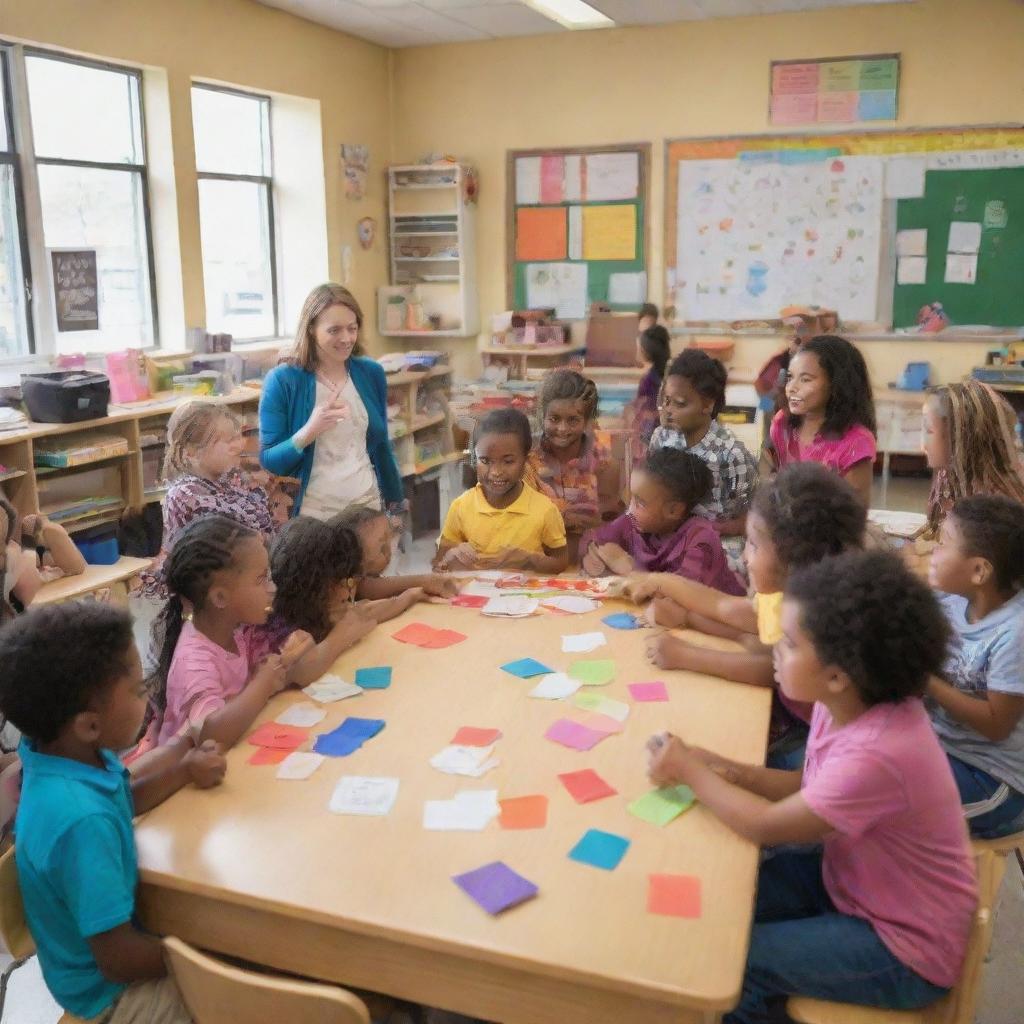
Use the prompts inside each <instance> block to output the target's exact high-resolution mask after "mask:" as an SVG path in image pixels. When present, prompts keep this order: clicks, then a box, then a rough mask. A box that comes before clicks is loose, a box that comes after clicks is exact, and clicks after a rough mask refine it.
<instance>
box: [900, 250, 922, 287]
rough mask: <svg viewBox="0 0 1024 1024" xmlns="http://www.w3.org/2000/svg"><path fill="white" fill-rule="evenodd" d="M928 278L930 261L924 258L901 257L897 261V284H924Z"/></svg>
mask: <svg viewBox="0 0 1024 1024" xmlns="http://www.w3.org/2000/svg"><path fill="white" fill-rule="evenodd" d="M927 277H928V260H927V259H925V257H924V256H901V257H900V258H899V260H897V262H896V283H897V284H924V283H925V281H926V280H927Z"/></svg>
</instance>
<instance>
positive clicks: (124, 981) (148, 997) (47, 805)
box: [0, 602, 225, 1024]
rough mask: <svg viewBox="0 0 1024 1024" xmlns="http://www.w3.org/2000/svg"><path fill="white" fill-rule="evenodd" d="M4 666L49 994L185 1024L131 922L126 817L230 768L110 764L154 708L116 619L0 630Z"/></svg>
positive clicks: (34, 620)
mask: <svg viewBox="0 0 1024 1024" xmlns="http://www.w3.org/2000/svg"><path fill="white" fill-rule="evenodd" d="M0 665H2V666H3V672H2V673H0V710H2V712H3V714H4V715H6V717H7V718H8V719H10V721H12V722H13V723H14V724H15V725H16V726H17V727H18V728H19V729H20V730H21V732H22V734H23V735H24V737H25V738H24V739H23V740H22V744H21V748H20V751H19V753H20V756H21V760H22V765H23V781H22V791H21V802H20V804H19V807H18V814H17V818H16V819H15V857H16V859H17V863H18V879H19V885H20V888H21V894H22V898H23V900H24V903H25V916H26V918H27V919H28V925H29V929H30V930H31V932H32V936H33V938H34V939H35V942H36V948H37V950H38V953H39V963H40V966H41V967H42V971H43V978H44V980H45V981H46V984H47V987H48V988H49V989H50V991H51V993H52V994H53V996H54V998H55V999H56V1000H57V1002H58V1003H60V1005H61V1006H62V1007H64V1008H65V1009H66V1010H69V1011H70V1012H71V1013H73V1014H76V1015H78V1016H80V1017H87V1018H96V1019H97V1020H98V1021H100V1022H102V1024H188V1022H189V1021H190V1019H191V1018H190V1017H189V1013H188V1010H187V1009H186V1008H185V1006H184V1004H183V1003H182V1001H181V996H180V995H179V994H178V990H177V988H176V986H175V985H174V982H173V980H172V979H171V978H169V977H168V976H167V969H166V967H165V965H164V960H163V953H162V949H161V945H160V940H159V939H157V938H156V937H155V936H152V935H149V934H147V933H146V932H144V931H142V930H141V929H140V928H139V927H138V926H137V925H136V924H135V922H134V910H135V889H136V886H137V884H138V865H137V863H136V856H135V836H134V832H133V828H132V817H133V816H134V815H135V814H141V813H143V812H144V811H147V810H149V809H150V808H151V807H155V806H156V805H157V804H158V803H160V802H161V801H163V800H165V799H166V798H167V797H168V796H170V795H171V794H172V793H174V792H175V791H176V790H178V789H180V788H181V787H182V786H184V785H186V784H187V783H189V782H194V783H195V784H196V785H197V786H200V787H203V788H205V787H207V786H213V785H216V784H217V783H219V782H220V780H221V779H222V778H223V776H224V770H225V762H224V758H223V757H222V756H221V754H220V752H219V750H218V749H217V747H216V744H213V743H212V742H210V743H207V744H204V745H203V746H202V747H201V748H200V749H198V750H196V749H193V748H192V745H191V742H190V741H186V742H182V743H180V744H178V745H177V746H176V747H174V748H173V750H172V751H171V752H169V753H168V754H166V755H161V756H160V757H159V758H154V759H153V760H152V761H151V762H150V766H149V768H148V769H147V768H142V769H140V770H139V771H138V772H137V774H136V775H135V776H130V775H129V774H128V771H127V770H126V769H125V767H124V766H123V765H122V764H121V762H120V761H119V760H118V758H117V757H116V756H115V755H114V754H113V753H112V751H114V750H123V749H126V748H127V747H129V746H131V745H132V744H133V743H134V742H135V740H136V739H137V738H138V734H139V731H140V729H141V726H142V720H143V715H144V713H145V709H146V689H145V686H144V684H143V678H142V665H141V663H140V661H139V655H138V652H137V651H136V649H135V644H134V642H133V639H132V626H131V618H130V617H129V616H128V615H127V614H126V613H125V612H123V611H120V610H119V609H116V608H113V607H111V606H108V605H102V604H93V603H88V604H79V603H74V602H72V603H68V604H59V605H49V606H46V605H44V606H42V607H39V608H35V609H32V610H30V611H29V612H28V613H27V614H25V615H23V616H20V617H19V618H17V619H14V620H13V621H11V622H10V623H9V624H8V625H7V626H5V627H4V629H3V630H0Z"/></svg>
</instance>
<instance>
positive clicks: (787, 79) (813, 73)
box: [772, 63, 819, 97]
mask: <svg viewBox="0 0 1024 1024" xmlns="http://www.w3.org/2000/svg"><path fill="white" fill-rule="evenodd" d="M818 67H819V65H818V64H814V63H805V64H774V65H773V66H772V95H773V97H774V96H780V95H798V94H801V93H803V94H806V93H812V94H813V93H816V92H817V91H818Z"/></svg>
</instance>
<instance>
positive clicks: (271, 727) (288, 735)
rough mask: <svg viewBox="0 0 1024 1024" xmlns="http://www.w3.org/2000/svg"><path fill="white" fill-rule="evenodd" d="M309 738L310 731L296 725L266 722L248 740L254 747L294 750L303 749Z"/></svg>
mask: <svg viewBox="0 0 1024 1024" xmlns="http://www.w3.org/2000/svg"><path fill="white" fill-rule="evenodd" d="M307 736H309V730H308V729H300V728H299V727H298V726H295V725H280V724H279V723H277V722H264V723H263V724H262V725H261V726H260V727H259V728H258V729H257V730H256V731H255V732H252V733H250V734H249V736H248V737H247V739H246V742H247V743H251V744H252V745H253V746H254V747H276V748H277V749H279V750H294V749H295V748H296V747H301V746H302V744H303V743H305V742H306V737H307Z"/></svg>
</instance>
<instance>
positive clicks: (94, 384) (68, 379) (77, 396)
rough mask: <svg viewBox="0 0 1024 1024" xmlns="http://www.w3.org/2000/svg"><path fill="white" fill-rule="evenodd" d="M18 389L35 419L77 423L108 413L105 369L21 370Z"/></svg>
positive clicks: (107, 379)
mask: <svg viewBox="0 0 1024 1024" xmlns="http://www.w3.org/2000/svg"><path fill="white" fill-rule="evenodd" d="M21 392H22V396H23V397H24V400H25V407H26V408H27V409H28V414H29V416H31V417H32V419H33V420H35V421H36V422H37V423H79V422H81V421H82V420H98V419H102V418H103V417H104V416H106V415H107V407H108V406H109V405H110V380H109V378H108V377H107V375H106V374H104V373H91V372H89V371H87V370H58V371H56V372H54V373H23V374H22V375H21Z"/></svg>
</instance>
